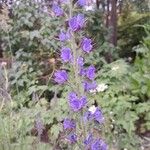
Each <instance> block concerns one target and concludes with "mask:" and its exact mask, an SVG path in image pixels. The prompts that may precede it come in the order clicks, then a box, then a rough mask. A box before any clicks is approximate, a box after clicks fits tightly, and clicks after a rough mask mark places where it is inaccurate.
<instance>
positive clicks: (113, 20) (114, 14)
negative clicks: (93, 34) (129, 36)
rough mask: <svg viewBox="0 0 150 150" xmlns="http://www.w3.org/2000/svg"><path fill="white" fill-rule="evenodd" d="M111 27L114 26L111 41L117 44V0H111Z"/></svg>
mask: <svg viewBox="0 0 150 150" xmlns="http://www.w3.org/2000/svg"><path fill="white" fill-rule="evenodd" d="M110 27H111V28H112V34H111V37H110V42H111V43H112V44H113V45H114V46H117V0H111V14H110Z"/></svg>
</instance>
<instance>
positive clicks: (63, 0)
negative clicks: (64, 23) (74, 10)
mask: <svg viewBox="0 0 150 150" xmlns="http://www.w3.org/2000/svg"><path fill="white" fill-rule="evenodd" d="M68 2H69V0H60V3H62V4H63V3H64V4H65V3H68Z"/></svg>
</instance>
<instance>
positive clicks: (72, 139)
mask: <svg viewBox="0 0 150 150" xmlns="http://www.w3.org/2000/svg"><path fill="white" fill-rule="evenodd" d="M67 139H68V140H69V141H70V142H71V143H75V142H77V135H76V134H70V135H68V137H67Z"/></svg>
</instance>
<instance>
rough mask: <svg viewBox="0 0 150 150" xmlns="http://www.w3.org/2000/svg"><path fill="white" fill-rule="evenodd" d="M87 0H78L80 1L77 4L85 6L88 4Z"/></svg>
mask: <svg viewBox="0 0 150 150" xmlns="http://www.w3.org/2000/svg"><path fill="white" fill-rule="evenodd" d="M86 1H87V0H78V1H77V4H78V5H79V6H85V5H86Z"/></svg>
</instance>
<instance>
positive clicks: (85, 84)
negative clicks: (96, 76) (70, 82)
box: [83, 81, 97, 91]
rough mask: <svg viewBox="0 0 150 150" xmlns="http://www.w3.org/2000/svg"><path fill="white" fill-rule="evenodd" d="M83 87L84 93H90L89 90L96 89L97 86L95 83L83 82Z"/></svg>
mask: <svg viewBox="0 0 150 150" xmlns="http://www.w3.org/2000/svg"><path fill="white" fill-rule="evenodd" d="M83 87H84V90H85V91H90V90H94V89H95V88H96V87H97V84H96V82H95V81H93V82H88V81H84V82H83Z"/></svg>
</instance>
